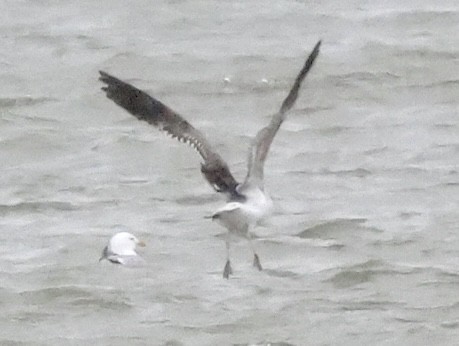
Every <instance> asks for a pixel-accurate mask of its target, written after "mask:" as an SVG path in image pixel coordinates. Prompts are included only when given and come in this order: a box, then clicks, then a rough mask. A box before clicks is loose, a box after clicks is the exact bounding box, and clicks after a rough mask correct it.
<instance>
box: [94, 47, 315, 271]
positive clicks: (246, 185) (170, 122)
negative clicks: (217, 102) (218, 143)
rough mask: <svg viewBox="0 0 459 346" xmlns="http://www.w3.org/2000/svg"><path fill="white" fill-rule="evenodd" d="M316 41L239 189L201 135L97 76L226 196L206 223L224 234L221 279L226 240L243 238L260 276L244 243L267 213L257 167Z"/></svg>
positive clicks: (142, 96) (256, 145)
mask: <svg viewBox="0 0 459 346" xmlns="http://www.w3.org/2000/svg"><path fill="white" fill-rule="evenodd" d="M320 43H321V42H320V41H319V42H317V44H316V45H315V47H314V49H313V51H312V52H311V54H310V55H309V56H308V58H307V60H306V62H305V64H304V66H303V68H302V69H301V71H300V73H299V74H298V76H297V77H296V79H295V82H294V84H293V87H292V89H291V90H290V92H289V94H288V95H287V97H286V98H285V100H284V101H283V103H282V106H281V108H280V110H279V111H278V112H277V113H275V114H274V115H273V117H272V119H271V121H270V123H269V124H268V125H267V126H266V127H264V128H262V129H261V130H260V131H259V132H258V133H257V135H256V136H255V138H254V140H253V142H252V144H251V146H250V149H249V156H248V172H247V176H246V178H245V180H244V182H243V183H239V182H238V181H236V179H235V178H234V177H233V175H232V174H231V172H230V170H229V168H228V165H227V164H226V162H225V161H224V160H223V159H222V157H221V156H220V155H219V154H218V153H217V152H216V151H215V150H214V148H213V147H212V146H211V145H210V143H209V142H208V141H207V139H206V138H205V137H204V135H203V134H202V133H201V132H200V131H199V130H197V129H195V128H194V127H193V126H192V125H191V124H190V123H189V122H188V121H186V120H185V119H184V118H183V117H182V116H180V115H179V114H177V113H176V112H174V111H173V110H172V109H171V108H169V107H167V106H166V105H164V104H163V103H161V102H160V101H158V100H156V99H155V98H153V97H151V96H150V95H148V94H147V93H145V92H144V91H142V90H139V89H137V88H135V87H133V86H132V85H130V84H128V83H126V82H123V81H122V80H120V79H118V78H116V77H113V76H111V75H109V74H108V73H106V72H103V71H100V78H99V79H100V80H101V81H102V82H103V83H105V84H106V86H104V87H103V88H102V90H103V91H105V93H106V95H107V97H108V98H109V99H111V100H113V101H114V102H115V103H116V104H118V105H119V106H121V107H122V108H124V109H125V110H127V111H128V112H129V113H131V114H132V115H133V116H135V117H136V118H137V119H139V120H144V121H146V122H148V123H149V124H151V125H153V126H155V127H156V128H158V129H159V130H161V131H164V132H166V133H167V134H168V135H170V136H172V137H173V138H177V139H178V140H180V141H181V142H185V143H188V144H189V145H190V146H192V147H193V148H195V149H196V150H197V151H198V153H199V154H200V155H201V157H202V159H203V161H204V162H203V163H201V172H202V174H203V175H204V177H205V178H206V180H207V181H208V182H209V183H210V185H211V186H212V187H213V188H214V189H215V191H217V192H220V193H223V194H225V195H226V196H227V203H226V204H225V205H224V206H223V207H222V208H220V209H218V210H217V211H216V212H215V213H214V214H213V216H212V219H213V220H215V221H217V222H218V223H220V224H221V225H222V226H224V227H225V228H226V229H227V230H228V234H227V238H226V249H227V259H226V264H225V267H224V270H223V277H224V278H229V276H230V275H231V274H232V269H231V263H230V258H229V248H230V234H235V235H239V236H243V237H246V238H247V239H248V240H249V242H250V245H251V248H252V251H253V257H254V259H253V264H254V266H255V267H256V268H258V270H262V266H261V264H260V259H259V257H258V255H257V254H256V252H255V251H254V248H253V246H252V243H251V241H250V237H251V236H250V233H249V229H250V228H251V227H253V226H254V225H256V224H257V223H258V222H259V221H260V220H262V219H263V218H265V217H266V216H267V215H268V214H269V213H270V212H271V210H272V204H273V203H272V200H271V198H270V197H269V195H268V194H267V192H266V191H265V187H264V184H263V167H264V163H265V160H266V157H267V155H268V152H269V148H270V146H271V143H272V141H273V139H274V136H275V135H276V133H277V131H278V130H279V128H280V126H281V124H282V122H283V121H284V120H285V118H286V114H287V112H288V111H289V110H290V109H291V108H292V106H293V105H294V104H295V101H296V99H297V98H298V92H299V89H300V86H301V83H302V82H303V80H304V78H305V77H306V74H307V73H308V72H309V70H310V69H311V67H312V65H313V63H314V61H315V59H316V57H317V55H318V54H319V48H320Z"/></svg>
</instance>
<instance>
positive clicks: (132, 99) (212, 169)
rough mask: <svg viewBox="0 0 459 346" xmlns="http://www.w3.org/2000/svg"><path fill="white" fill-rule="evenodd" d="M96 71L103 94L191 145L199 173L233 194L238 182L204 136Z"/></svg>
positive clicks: (152, 101) (140, 93)
mask: <svg viewBox="0 0 459 346" xmlns="http://www.w3.org/2000/svg"><path fill="white" fill-rule="evenodd" d="M99 72H100V78H99V79H100V80H101V81H102V82H103V83H105V84H106V86H105V87H103V88H102V90H103V91H105V93H106V94H107V97H108V98H109V99H111V100H112V101H114V102H115V103H116V104H118V105H119V106H121V107H123V108H124V109H125V110H127V111H128V112H129V113H131V114H132V115H134V116H135V117H136V118H137V119H139V120H144V121H146V122H148V123H149V124H151V125H153V126H155V127H156V128H158V129H159V130H161V131H164V132H166V133H167V134H169V135H170V136H172V137H173V138H177V139H178V140H179V141H181V142H184V143H187V144H189V145H190V146H192V147H193V148H195V149H196V150H197V151H198V153H199V154H200V155H201V156H202V158H203V160H204V163H202V164H201V172H202V173H203V175H204V177H205V178H206V179H207V181H208V182H209V183H210V184H211V185H212V187H213V188H214V189H215V190H216V191H217V192H224V193H228V194H231V195H233V194H234V193H235V191H236V186H237V185H238V182H237V181H236V180H235V179H234V177H233V175H232V174H231V172H230V170H229V168H228V165H227V164H226V163H225V161H223V159H222V158H221V157H220V155H218V154H217V153H216V152H215V151H214V150H213V149H212V147H211V145H210V144H209V142H208V141H207V140H206V138H205V137H204V135H203V134H202V133H201V132H200V131H198V130H197V129H195V128H194V127H193V126H192V125H191V124H190V123H189V122H188V121H186V120H185V119H184V118H182V117H181V116H180V115H179V114H177V113H176V112H174V111H173V110H172V109H170V108H169V107H167V106H165V105H164V104H162V103H161V102H160V101H158V100H156V99H154V98H153V97H151V96H149V95H148V94H147V93H145V92H143V91H142V90H139V89H137V88H135V87H133V86H132V85H130V84H128V83H126V82H123V81H122V80H119V79H118V78H115V77H113V76H111V75H109V74H108V73H106V72H103V71H99Z"/></svg>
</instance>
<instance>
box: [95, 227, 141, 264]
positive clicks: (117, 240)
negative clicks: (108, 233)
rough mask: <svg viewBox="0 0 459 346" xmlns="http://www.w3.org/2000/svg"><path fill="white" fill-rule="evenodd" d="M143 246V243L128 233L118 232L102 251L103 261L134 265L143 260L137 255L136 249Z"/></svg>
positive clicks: (101, 258) (100, 259)
mask: <svg viewBox="0 0 459 346" xmlns="http://www.w3.org/2000/svg"><path fill="white" fill-rule="evenodd" d="M137 246H142V247H143V246H145V243H144V242H143V241H141V240H139V239H137V238H136V237H135V236H134V235H132V234H131V233H128V232H118V233H116V234H115V235H114V236H113V237H111V238H110V240H109V242H108V245H107V246H106V247H104V249H103V250H102V256H101V257H100V258H99V262H100V261H102V260H103V259H106V260H107V261H110V262H111V263H115V264H124V265H135V264H139V263H142V262H143V260H142V259H141V258H140V257H139V256H138V255H137V252H136V251H135V250H136V247H137Z"/></svg>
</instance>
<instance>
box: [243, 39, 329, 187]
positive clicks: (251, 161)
mask: <svg viewBox="0 0 459 346" xmlns="http://www.w3.org/2000/svg"><path fill="white" fill-rule="evenodd" d="M320 43H321V41H319V42H317V44H316V45H315V47H314V49H313V50H312V52H311V54H309V56H308V58H307V60H306V62H305V64H304V66H303V68H302V69H301V71H300V73H299V74H298V76H297V77H296V79H295V83H293V87H292V89H291V90H290V92H289V94H288V95H287V97H286V98H285V100H284V102H282V106H281V108H280V110H279V112H278V113H276V114H274V115H273V117H272V119H271V122H270V123H269V125H268V126H266V127H264V128H262V129H261V130H260V131H258V133H257V135H256V136H255V138H254V140H253V142H252V145H251V147H250V151H249V158H248V172H247V177H246V179H245V182H244V185H247V184H250V183H254V184H257V185H259V186H260V187H262V186H263V167H264V163H265V160H266V157H267V155H268V151H269V147H270V146H271V143H272V141H273V139H274V136H275V135H276V133H277V131H278V130H279V127H280V126H281V124H282V122H283V121H284V120H285V117H286V113H287V111H289V110H290V109H291V108H292V106H293V105H294V104H295V101H296V99H297V98H298V91H299V90H300V87H301V83H302V82H303V80H304V78H305V77H306V75H307V73H308V72H309V70H310V69H311V67H312V65H313V64H314V61H315V59H316V58H317V55H318V54H319V48H320ZM244 185H243V186H241V189H243V188H244Z"/></svg>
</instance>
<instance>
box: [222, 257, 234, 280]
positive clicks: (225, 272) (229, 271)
mask: <svg viewBox="0 0 459 346" xmlns="http://www.w3.org/2000/svg"><path fill="white" fill-rule="evenodd" d="M230 275H233V269H232V268H231V263H230V261H229V260H228V261H226V264H225V269H223V278H225V279H228V278H229V276H230Z"/></svg>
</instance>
